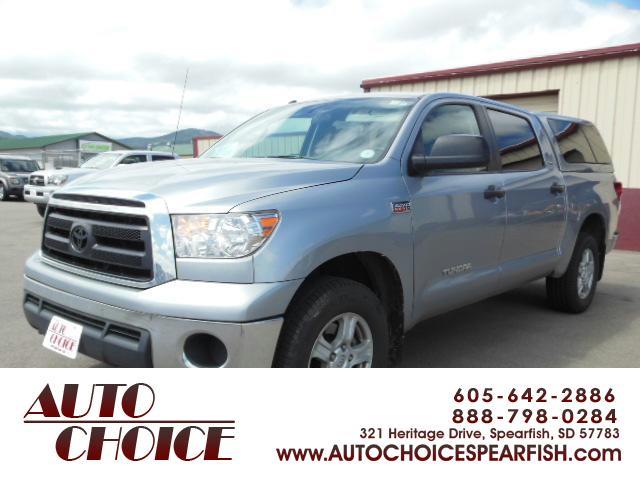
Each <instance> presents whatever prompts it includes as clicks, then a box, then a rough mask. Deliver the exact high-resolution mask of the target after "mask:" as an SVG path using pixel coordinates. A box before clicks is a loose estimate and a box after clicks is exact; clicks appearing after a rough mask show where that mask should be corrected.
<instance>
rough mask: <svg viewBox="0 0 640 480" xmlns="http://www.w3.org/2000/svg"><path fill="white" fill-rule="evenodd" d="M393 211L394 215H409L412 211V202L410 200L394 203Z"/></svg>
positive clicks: (392, 205)
mask: <svg viewBox="0 0 640 480" xmlns="http://www.w3.org/2000/svg"><path fill="white" fill-rule="evenodd" d="M391 211H392V212H393V213H409V212H410V211H411V202H409V201H408V200H405V201H403V202H392V203H391Z"/></svg>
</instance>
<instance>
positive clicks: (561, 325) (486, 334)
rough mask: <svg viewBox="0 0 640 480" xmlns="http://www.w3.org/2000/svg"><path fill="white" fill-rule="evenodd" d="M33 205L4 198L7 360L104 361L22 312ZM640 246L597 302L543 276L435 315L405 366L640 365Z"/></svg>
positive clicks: (0, 287) (32, 246)
mask: <svg viewBox="0 0 640 480" xmlns="http://www.w3.org/2000/svg"><path fill="white" fill-rule="evenodd" d="M41 226H42V219H41V218H40V217H39V216H38V214H37V213H36V209H35V207H34V206H33V205H31V204H28V203H23V202H17V201H10V202H0V367H72V366H73V367H76V366H77V367H88V366H104V365H103V364H101V363H100V362H97V361H95V360H93V359H91V358H88V357H85V356H83V355H79V356H78V359H77V360H75V361H74V360H69V359H67V358H65V357H63V356H61V355H57V354H55V353H53V352H50V351H48V350H45V349H44V348H43V347H42V346H41V343H42V337H41V336H40V335H38V334H37V333H36V331H35V330H33V329H32V328H31V327H30V326H29V325H28V324H27V322H26V320H25V319H24V317H23V315H22V306H21V300H22V270H23V265H24V262H25V260H26V259H27V257H28V256H29V255H31V253H32V252H33V251H35V250H36V249H37V248H38V244H39V242H40V234H41ZM639 346H640V253H632V252H621V251H616V252H613V253H612V254H611V255H609V256H608V257H607V266H606V268H605V275H604V278H603V280H602V281H601V282H600V284H599V285H598V294H597V295H596V297H595V300H594V303H593V305H592V306H591V308H590V309H589V310H588V311H587V312H586V313H583V314H581V315H567V314H561V313H557V312H554V311H552V310H550V309H549V308H547V305H546V299H545V291H544V282H535V283H533V284H531V285H527V286H525V287H522V288H519V289H517V290H514V291H513V292H509V293H506V294H503V295H500V296H499V297H495V298H492V299H489V300H485V301H483V302H480V303H476V304H474V305H471V306H468V307H465V308H462V309H460V310H456V311H455V312H451V313H447V314H446V315H441V316H439V317H437V318H434V319H431V320H428V321H427V322H425V323H422V324H421V325H419V326H417V327H416V328H414V329H413V330H412V331H411V332H409V334H408V335H407V338H406V342H405V351H404V357H403V361H402V363H401V366H404V367H640V348H639Z"/></svg>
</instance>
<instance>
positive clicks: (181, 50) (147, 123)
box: [0, 0, 640, 137]
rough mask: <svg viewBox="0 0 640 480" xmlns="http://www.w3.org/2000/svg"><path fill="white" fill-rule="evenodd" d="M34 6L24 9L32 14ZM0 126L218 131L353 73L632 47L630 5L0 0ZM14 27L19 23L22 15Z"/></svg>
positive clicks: (494, 0)
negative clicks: (99, 5)
mask: <svg viewBox="0 0 640 480" xmlns="http://www.w3.org/2000/svg"><path fill="white" fill-rule="evenodd" d="M36 10H37V12H38V15H34V14H33V12H34V11H36ZM0 11H2V12H3V20H4V22H3V38H4V39H10V40H9V41H7V40H5V48H4V50H3V55H2V57H1V58H0V130H8V131H14V132H20V133H38V134H40V133H42V134H45V133H59V132H71V131H85V130H98V131H100V132H103V133H104V134H106V135H108V136H114V137H120V136H134V135H150V134H159V133H166V132H169V131H171V130H172V129H173V128H174V127H175V123H176V120H177V114H178V105H179V102H180V97H181V94H182V84H183V81H184V75H185V72H186V69H187V68H189V82H188V88H187V91H186V95H185V103H184V112H183V116H182V125H183V126H184V127H197V128H210V129H213V130H217V131H222V132H225V131H228V130H229V129H231V128H233V127H234V126H235V125H236V124H238V123H240V122H242V121H244V120H245V119H247V118H248V117H250V116H252V115H254V114H256V113H259V112H260V111H263V110H265V109H267V108H269V107H272V106H275V105H279V104H282V103H286V102H288V101H290V100H292V99H297V100H304V99H308V98H317V97H322V96H329V95H336V94H347V93H357V92H360V89H359V85H360V82H361V81H362V80H363V79H365V78H372V77H378V76H385V75H397V74H403V73H411V72H419V71H426V70H432V69H439V68H448V67H455V66H464V65H473V64H479V63H485V62H491V61H500V60H508V59H514V58H523V57H527V56H533V55H542V54H549V53H557V52H565V51H571V50H579V49H587V48H596V47H601V46H607V45H614V44H621V43H630V42H634V41H640V11H639V10H637V9H633V8H629V7H626V6H624V5H622V4H619V3H609V2H598V3H589V2H587V1H584V0H569V1H564V2H558V1H557V0H539V1H536V2H534V3H531V2H529V3H527V2H513V1H512V0H486V1H483V2H479V1H475V0H473V1H472V0H455V1H454V0H425V1H420V0H406V1H400V0H395V1H393V2H392V1H388V0H354V1H349V2H345V1H340V0H271V1H269V2H264V1H254V2H225V3H216V4H214V3H213V2H201V1H196V0H183V1H181V2H179V4H176V3H175V2H173V1H172V2H169V1H154V2H151V1H147V0H138V1H135V2H131V1H124V0H112V1H111V2H110V3H109V8H105V9H97V10H95V11H93V10H90V9H88V7H87V4H86V2H83V1H80V0H61V1H58V2H35V1H31V0H0ZM27 19H28V28H25V25H26V23H25V21H26V20H27Z"/></svg>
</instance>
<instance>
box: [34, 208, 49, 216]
mask: <svg viewBox="0 0 640 480" xmlns="http://www.w3.org/2000/svg"><path fill="white" fill-rule="evenodd" d="M36 208H37V209H38V214H39V215H40V216H41V217H42V218H44V212H46V211H47V206H46V205H36Z"/></svg>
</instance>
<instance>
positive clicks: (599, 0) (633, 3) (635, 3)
mask: <svg viewBox="0 0 640 480" xmlns="http://www.w3.org/2000/svg"><path fill="white" fill-rule="evenodd" d="M589 3H593V4H596V5H607V4H610V3H620V4H622V5H624V6H625V7H629V8H638V9H640V0H616V1H611V0H589Z"/></svg>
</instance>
